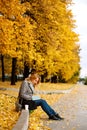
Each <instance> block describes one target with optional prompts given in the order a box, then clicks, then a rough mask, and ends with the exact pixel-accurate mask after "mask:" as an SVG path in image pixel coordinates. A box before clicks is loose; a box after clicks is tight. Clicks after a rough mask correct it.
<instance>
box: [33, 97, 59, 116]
mask: <svg viewBox="0 0 87 130" xmlns="http://www.w3.org/2000/svg"><path fill="white" fill-rule="evenodd" d="M34 101H35V103H36V105H37V106H41V108H42V109H43V110H44V112H46V113H47V115H48V116H52V115H55V114H57V113H56V112H55V111H54V110H53V109H52V108H51V107H50V106H49V104H48V103H47V102H46V101H45V100H43V99H38V100H34Z"/></svg>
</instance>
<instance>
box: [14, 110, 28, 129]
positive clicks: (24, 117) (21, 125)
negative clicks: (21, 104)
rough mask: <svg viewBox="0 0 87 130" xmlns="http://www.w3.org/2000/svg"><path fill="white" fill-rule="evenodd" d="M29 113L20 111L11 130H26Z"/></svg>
mask: <svg viewBox="0 0 87 130" xmlns="http://www.w3.org/2000/svg"><path fill="white" fill-rule="evenodd" d="M28 125H29V111H28V110H22V112H21V115H20V117H19V119H18V121H17V123H16V124H15V126H14V128H13V129H12V130H28Z"/></svg>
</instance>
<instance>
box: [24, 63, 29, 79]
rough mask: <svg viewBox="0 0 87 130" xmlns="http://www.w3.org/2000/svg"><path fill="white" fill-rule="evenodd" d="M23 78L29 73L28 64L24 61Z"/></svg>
mask: <svg viewBox="0 0 87 130" xmlns="http://www.w3.org/2000/svg"><path fill="white" fill-rule="evenodd" d="M23 75H24V79H25V78H27V77H28V75H29V66H28V65H27V64H26V62H24V74H23Z"/></svg>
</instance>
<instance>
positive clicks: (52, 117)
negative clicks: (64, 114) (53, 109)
mask: <svg viewBox="0 0 87 130" xmlns="http://www.w3.org/2000/svg"><path fill="white" fill-rule="evenodd" d="M49 119H51V120H60V119H59V118H57V117H56V116H55V115H52V116H49Z"/></svg>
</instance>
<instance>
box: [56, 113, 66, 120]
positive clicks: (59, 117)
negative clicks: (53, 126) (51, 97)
mask: <svg viewBox="0 0 87 130" xmlns="http://www.w3.org/2000/svg"><path fill="white" fill-rule="evenodd" d="M55 116H56V117H57V118H58V119H59V120H64V118H63V117H61V116H60V115H59V114H56V115H55Z"/></svg>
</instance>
